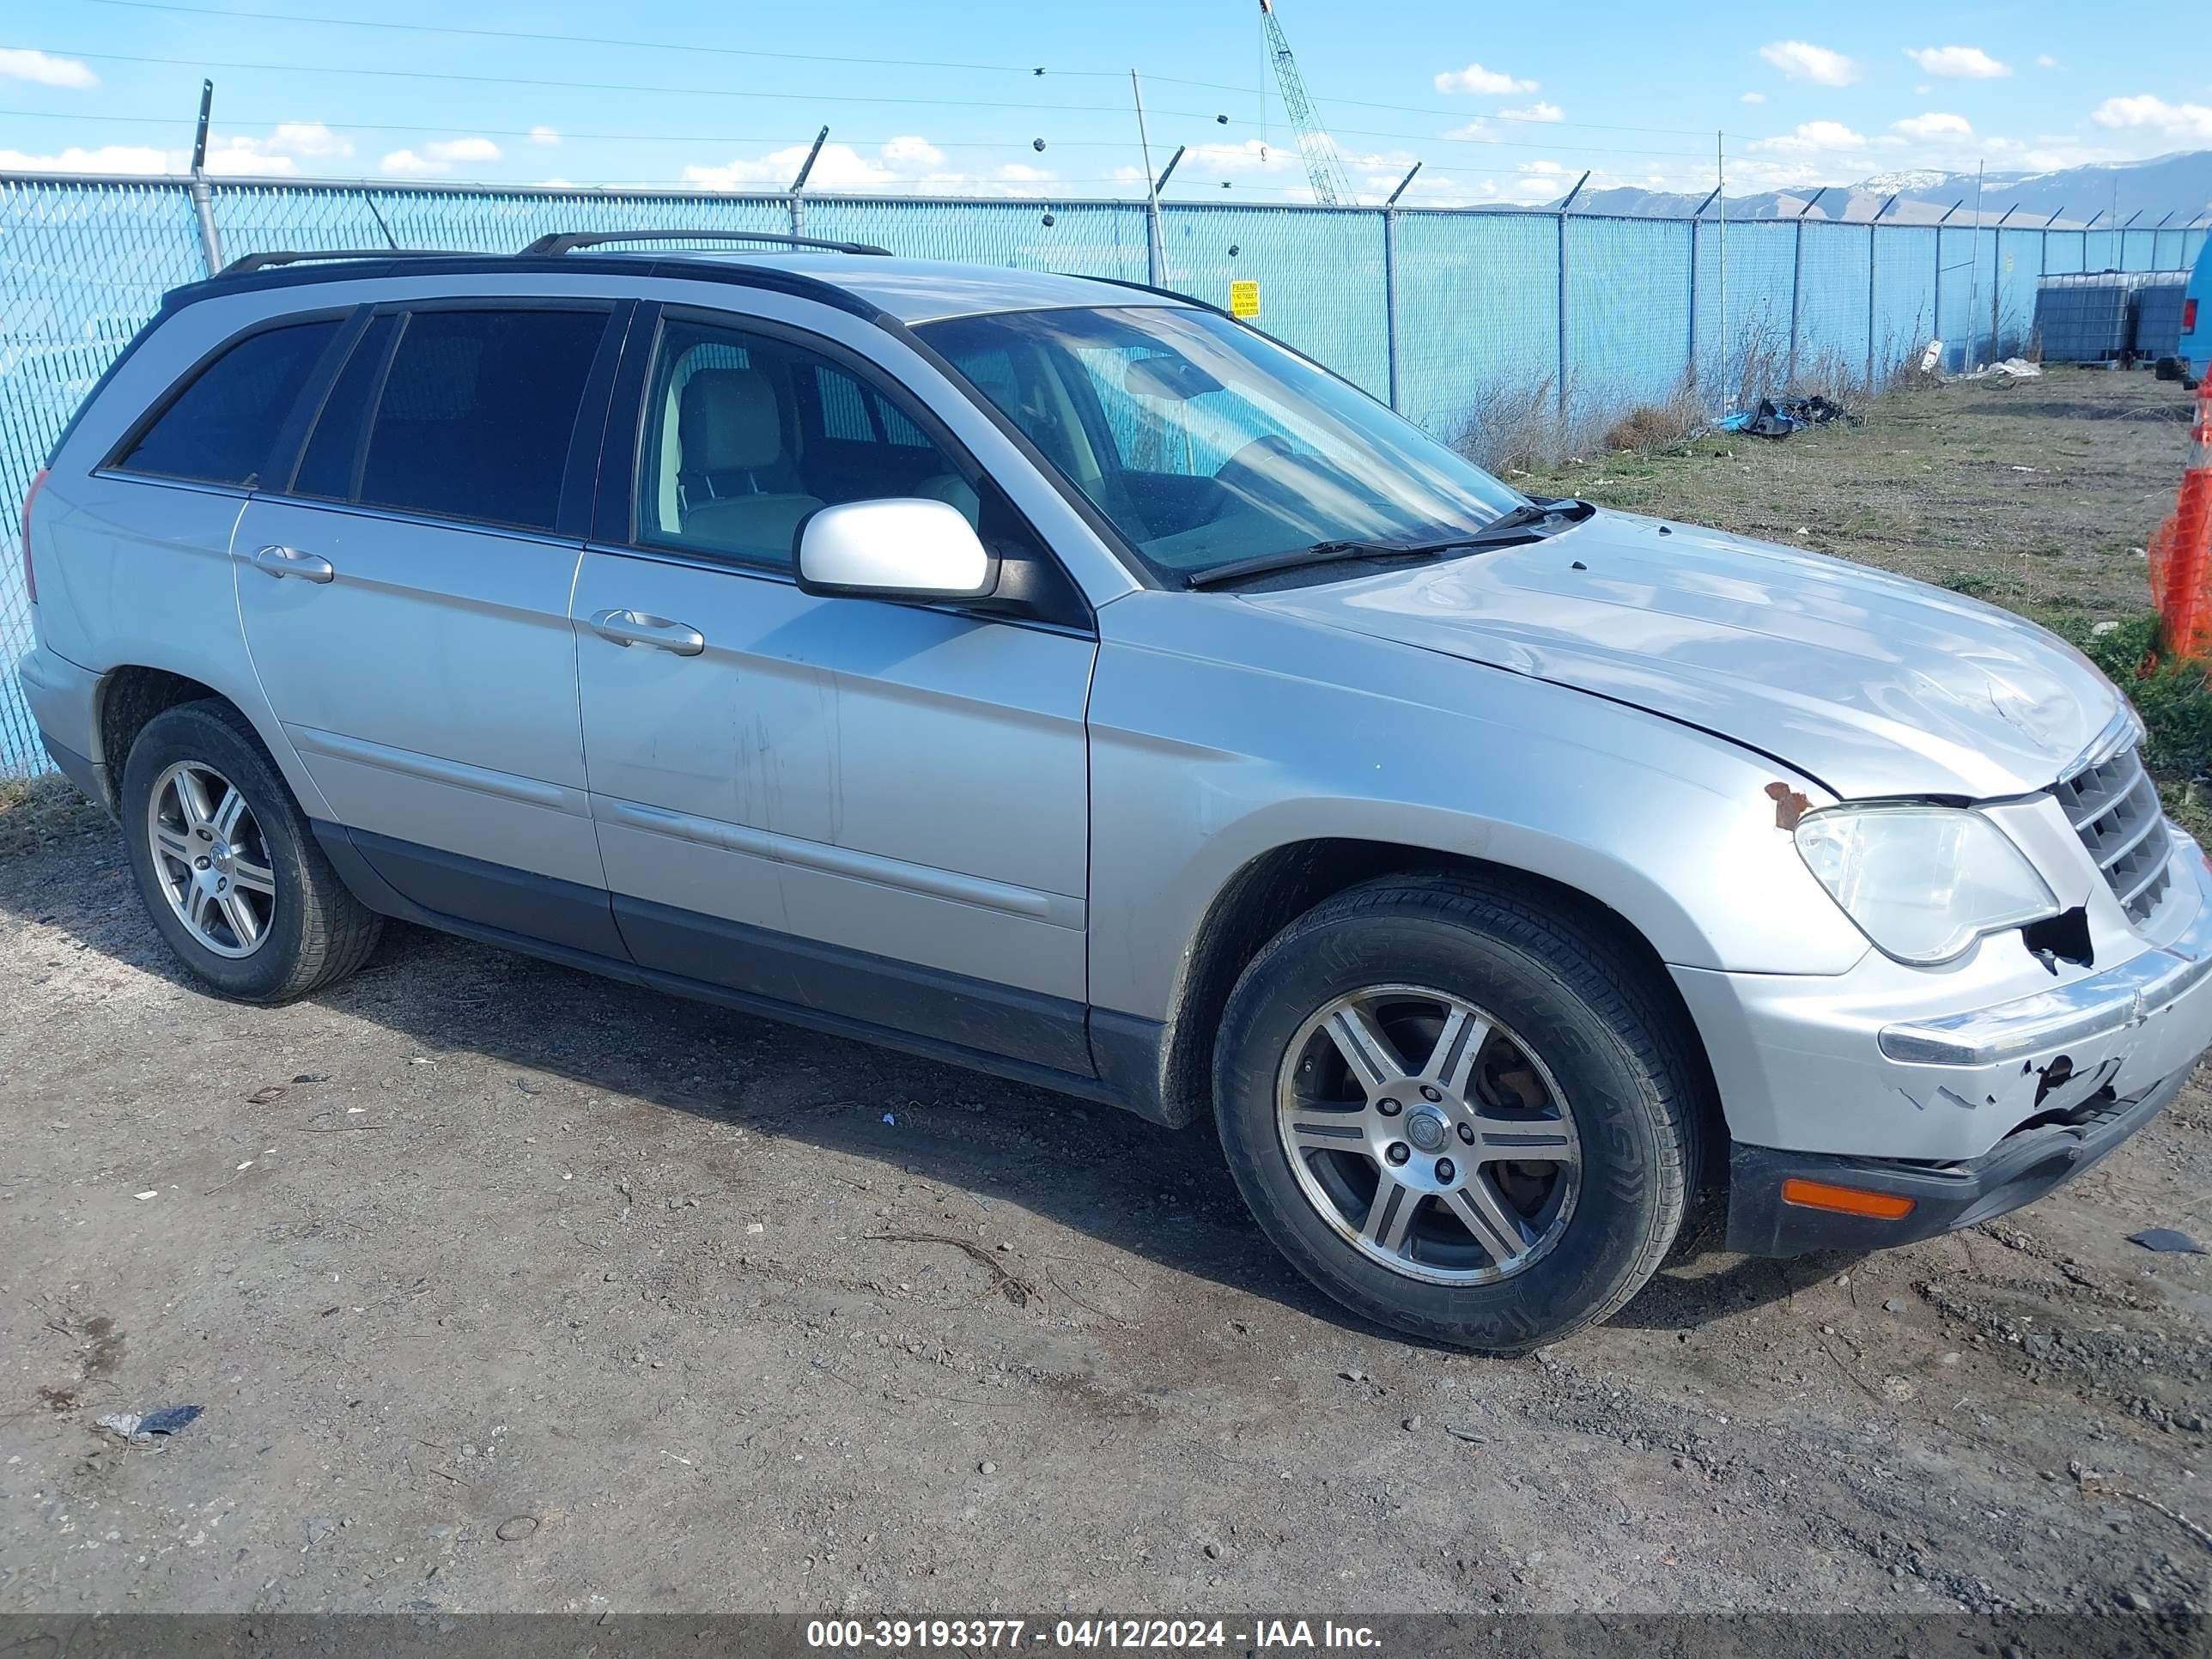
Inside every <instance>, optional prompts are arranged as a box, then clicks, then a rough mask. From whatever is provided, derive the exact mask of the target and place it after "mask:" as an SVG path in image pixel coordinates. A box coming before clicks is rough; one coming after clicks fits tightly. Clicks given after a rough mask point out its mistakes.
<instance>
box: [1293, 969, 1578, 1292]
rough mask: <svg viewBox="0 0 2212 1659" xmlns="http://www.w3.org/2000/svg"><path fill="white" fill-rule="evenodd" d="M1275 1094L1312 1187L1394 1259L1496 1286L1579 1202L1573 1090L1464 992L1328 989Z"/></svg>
mask: <svg viewBox="0 0 2212 1659" xmlns="http://www.w3.org/2000/svg"><path fill="white" fill-rule="evenodd" d="M1275 1100H1276V1129H1277V1133H1278V1134H1279V1138H1280V1139H1281V1143H1282V1148H1283V1152H1284V1154H1285V1156H1286V1157H1287V1158H1289V1159H1290V1163H1291V1170H1293V1172H1294V1173H1295V1174H1296V1176H1297V1182H1298V1187H1299V1189H1300V1190H1301V1191H1302V1192H1303V1193H1304V1195H1305V1198H1306V1200H1307V1201H1308V1202H1309V1203H1310V1204H1311V1205H1312V1206H1314V1209H1315V1211H1316V1213H1318V1214H1319V1215H1320V1216H1321V1218H1322V1219H1323V1220H1324V1221H1326V1222H1327V1223H1328V1225H1330V1226H1331V1227H1333V1228H1334V1229H1335V1231H1337V1232H1338V1233H1340V1235H1341V1236H1342V1237H1344V1238H1345V1240H1346V1242H1347V1243H1350V1244H1352V1246H1353V1247H1354V1248H1356V1249H1358V1251H1359V1252H1360V1253H1361V1254H1362V1255H1365V1256H1366V1257H1368V1258H1369V1259H1370V1260H1371V1261H1377V1262H1380V1263H1381V1264H1382V1265H1383V1267H1388V1268H1389V1269H1390V1270H1391V1271H1392V1272H1394V1273H1403V1274H1405V1275H1406V1276H1407V1277H1408V1278H1411V1279H1423V1280H1426V1281H1428V1282H1431V1283H1434V1284H1447V1285H1486V1284H1493V1283H1495V1282H1497V1281H1498V1280H1500V1279H1509V1278H1511V1277H1512V1276H1513V1275H1515V1274H1516V1273H1522V1272H1523V1271H1525V1270H1526V1269H1527V1268H1528V1267H1529V1266H1531V1265H1532V1264H1533V1263H1534V1262H1535V1261H1539V1260H1541V1258H1542V1257H1543V1256H1544V1255H1546V1254H1547V1253H1548V1252H1549V1251H1550V1250H1551V1249H1553V1247H1554V1246H1555V1245H1556V1244H1557V1243H1559V1238H1560V1237H1561V1236H1562V1235H1563V1234H1564V1233H1565V1231H1566V1227H1567V1224H1568V1222H1569V1221H1570V1220H1571V1218H1572V1217H1573V1215H1574V1209H1575V1200H1576V1197H1577V1193H1578V1191H1579V1188H1580V1171H1581V1165H1582V1146H1581V1139H1580V1137H1579V1135H1578V1134H1577V1131H1576V1127H1575V1120H1574V1114H1573V1112H1572V1110H1571V1109H1570V1107H1569V1106H1568V1103H1567V1100H1566V1097H1565V1094H1564V1093H1563V1092H1562V1091H1561V1090H1560V1088H1559V1084H1558V1082H1557V1080H1556V1079H1554V1078H1553V1075H1552V1073H1551V1071H1550V1069H1549V1068H1548V1067H1547V1066H1545V1064H1544V1063H1543V1061H1542V1060H1541V1059H1540V1058H1539V1057H1538V1056H1537V1054H1535V1052H1534V1050H1533V1049H1531V1048H1529V1047H1528V1044H1527V1043H1526V1042H1523V1041H1522V1039H1521V1038H1520V1037H1519V1036H1516V1034H1515V1033H1514V1032H1513V1031H1511V1030H1509V1029H1508V1028H1507V1027H1506V1026H1505V1025H1504V1024H1503V1023H1502V1022H1500V1021H1499V1020H1498V1019H1497V1018H1494V1017H1493V1016H1492V1015H1491V1014H1489V1013H1488V1012H1485V1011H1484V1010H1483V1009H1481V1008H1480V1007H1479V1006H1476V1005H1475V1004H1474V1003H1473V1002H1470V1001H1468V1000H1467V999H1466V998H1464V997H1461V996H1456V995H1454V994H1451V993H1449V992H1446V991H1439V990H1435V989H1431V988H1428V987H1420V986H1413V985H1377V986H1371V987H1367V988H1365V989H1362V990H1358V991H1354V992H1352V993H1349V994H1346V995H1343V996H1339V997H1335V998H1334V999H1332V1000H1330V1001H1328V1003H1326V1004H1324V1005H1323V1006H1322V1007H1321V1008H1320V1009H1318V1010H1317V1011H1316V1012H1315V1013H1314V1014H1313V1015H1312V1017H1311V1018H1309V1019H1307V1020H1306V1022H1305V1023H1304V1024H1303V1025H1301V1026H1300V1027H1299V1028H1298V1031H1297V1035H1296V1036H1293V1037H1292V1038H1291V1042H1290V1045H1289V1047H1288V1048H1287V1049H1286V1050H1285V1054H1284V1057H1283V1062H1282V1066H1281V1069H1280V1072H1279V1074H1278V1077H1277V1080H1276V1091H1275Z"/></svg>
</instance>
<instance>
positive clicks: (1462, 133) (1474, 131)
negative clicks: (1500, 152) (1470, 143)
mask: <svg viewBox="0 0 2212 1659" xmlns="http://www.w3.org/2000/svg"><path fill="white" fill-rule="evenodd" d="M1489 136H1490V128H1489V125H1487V124H1486V122H1484V121H1482V120H1480V119H1479V118H1478V119H1476V120H1473V121H1469V122H1468V124H1467V125H1465V126H1458V127H1454V128H1453V129H1452V130H1451V131H1449V132H1447V133H1446V134H1444V137H1447V138H1487V137H1489Z"/></svg>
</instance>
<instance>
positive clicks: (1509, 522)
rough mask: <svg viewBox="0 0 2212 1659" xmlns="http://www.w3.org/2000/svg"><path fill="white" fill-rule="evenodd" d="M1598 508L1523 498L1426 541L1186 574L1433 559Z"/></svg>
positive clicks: (1322, 546) (1220, 577)
mask: <svg viewBox="0 0 2212 1659" xmlns="http://www.w3.org/2000/svg"><path fill="white" fill-rule="evenodd" d="M1595 510H1596V509H1595V507H1591V506H1590V505H1589V503H1588V502H1586V501H1546V502H1537V501H1524V502H1523V503H1522V505H1520V506H1519V507H1511V508H1509V509H1508V510H1507V511H1505V512H1504V513H1499V514H1498V517H1496V518H1494V519H1492V520H1491V521H1490V522H1489V523H1488V524H1486V525H1485V526H1482V528H1481V529H1480V530H1470V531H1468V532H1467V533H1466V534H1465V535H1461V536H1447V537H1443V538H1438V539H1437V540H1435V541H1426V542H1365V541H1352V540H1334V541H1322V542H1315V543H1313V544H1311V545H1310V546H1306V547H1299V548H1293V549H1291V550H1289V551H1287V552H1283V553H1261V554H1258V555H1255V556H1253V557H1251V558H1249V559H1236V560H1232V561H1231V562H1229V563H1227V564H1224V565H1217V566H1215V567H1214V568H1212V569H1211V570H1201V571H1200V572H1199V573H1198V574H1195V575H1194V576H1192V577H1190V578H1189V579H1188V581H1189V585H1190V586H1193V587H1215V586H1219V585H1221V584H1222V583H1224V582H1233V581H1237V580H1241V579H1243V577H1246V576H1266V575H1272V574H1274V573H1275V572H1276V571H1279V570H1298V569H1304V568H1307V567H1309V566H1311V565H1316V564H1328V563H1330V562H1333V561H1335V560H1338V559H1433V558H1437V557H1438V556H1442V555H1443V554H1446V553H1455V552H1458V551H1460V550H1462V549H1466V548H1472V547H1490V546H1494V545H1495V544H1498V543H1499V542H1508V541H1522V540H1530V539H1534V537H1535V536H1536V535H1537V534H1539V533H1540V532H1541V528H1542V526H1544V525H1545V524H1547V523H1548V522H1549V521H1550V520H1553V519H1565V520H1570V521H1578V520H1583V519H1586V518H1588V517H1589V515H1590V514H1591V513H1593V512H1595Z"/></svg>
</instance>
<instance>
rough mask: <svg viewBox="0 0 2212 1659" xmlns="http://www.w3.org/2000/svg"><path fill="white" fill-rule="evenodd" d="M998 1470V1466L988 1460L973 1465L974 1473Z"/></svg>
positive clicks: (988, 1472)
mask: <svg viewBox="0 0 2212 1659" xmlns="http://www.w3.org/2000/svg"><path fill="white" fill-rule="evenodd" d="M998 1472H999V1466H998V1465H997V1464H996V1463H993V1462H988V1461H985V1462H981V1463H978V1464H977V1465H976V1466H975V1473H976V1474H997V1473H998Z"/></svg>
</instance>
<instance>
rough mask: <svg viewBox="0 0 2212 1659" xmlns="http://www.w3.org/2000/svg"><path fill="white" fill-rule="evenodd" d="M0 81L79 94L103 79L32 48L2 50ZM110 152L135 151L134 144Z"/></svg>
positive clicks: (111, 146) (114, 146)
mask: <svg viewBox="0 0 2212 1659" xmlns="http://www.w3.org/2000/svg"><path fill="white" fill-rule="evenodd" d="M0 79H5V80H9V81H29V82H33V83H34V84H36V85H39V86H42V87H70V88H76V89H77V90H79V91H82V90H83V89H84V88H88V87H96V86H98V85H99V84H100V77H99V76H96V75H94V73H93V72H92V70H91V69H90V68H89V67H88V66H87V65H86V64H81V63H79V62H78V61H77V60H76V58H56V57H54V56H53V55H52V53H50V52H40V51H39V50H37V49H36V48H35V47H32V46H0ZM105 148H106V149H137V148H138V147H137V145H135V144H109V145H106V147H105Z"/></svg>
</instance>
